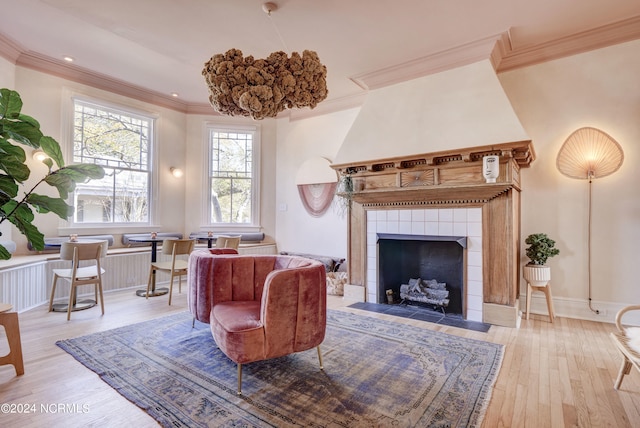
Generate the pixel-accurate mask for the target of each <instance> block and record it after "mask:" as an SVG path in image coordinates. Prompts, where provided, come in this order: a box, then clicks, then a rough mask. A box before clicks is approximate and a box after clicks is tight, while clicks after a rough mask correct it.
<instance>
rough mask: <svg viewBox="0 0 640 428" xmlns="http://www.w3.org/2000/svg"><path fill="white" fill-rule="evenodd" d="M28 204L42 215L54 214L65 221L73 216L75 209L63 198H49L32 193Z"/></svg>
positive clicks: (28, 198)
mask: <svg viewBox="0 0 640 428" xmlns="http://www.w3.org/2000/svg"><path fill="white" fill-rule="evenodd" d="M26 202H27V203H29V204H31V205H32V206H34V207H35V208H36V211H37V212H38V213H40V214H46V213H48V212H53V213H55V214H57V215H58V217H60V218H61V219H63V220H66V219H67V218H69V216H70V215H71V214H73V207H72V206H71V205H68V204H67V203H66V202H65V201H64V200H63V199H61V198H51V197H49V196H45V195H38V194H37V193H32V194H30V195H29V196H28V197H27V201H26Z"/></svg>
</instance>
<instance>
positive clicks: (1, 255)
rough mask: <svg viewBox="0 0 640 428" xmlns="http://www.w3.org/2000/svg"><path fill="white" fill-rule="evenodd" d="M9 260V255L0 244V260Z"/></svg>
mask: <svg viewBox="0 0 640 428" xmlns="http://www.w3.org/2000/svg"><path fill="white" fill-rule="evenodd" d="M10 258H11V253H10V252H9V251H8V250H7V249H6V248H5V247H4V246H3V245H2V244H0V260H9V259H10Z"/></svg>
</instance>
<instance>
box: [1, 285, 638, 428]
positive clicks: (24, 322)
mask: <svg viewBox="0 0 640 428" xmlns="http://www.w3.org/2000/svg"><path fill="white" fill-rule="evenodd" d="M105 297H106V299H105V312H106V313H105V315H104V316H101V315H100V310H99V308H97V307H96V308H92V309H89V310H86V311H82V312H75V313H73V314H72V318H71V321H69V322H67V321H66V315H65V314H63V313H48V312H47V308H46V307H45V306H42V307H39V308H36V309H33V310H30V311H28V312H25V313H22V314H20V330H21V333H22V346H23V353H24V358H25V374H24V375H23V376H19V377H16V376H15V372H14V370H13V367H12V366H2V367H0V403H5V404H9V405H10V407H11V410H15V411H18V410H20V411H21V413H9V414H7V413H3V412H2V410H5V409H6V407H7V406H2V407H0V427H22V428H25V427H38V428H42V427H49V428H51V427H65V428H66V427H90V426H95V427H123V426H135V427H136V428H143V427H156V426H157V424H156V422H155V421H154V420H153V419H152V418H150V417H149V416H147V414H146V413H145V412H144V411H143V410H141V409H139V408H138V407H137V406H135V405H134V404H131V403H130V402H129V401H127V400H126V399H125V398H123V397H122V396H121V395H120V394H118V393H117V392H116V391H115V390H113V389H112V388H111V387H109V386H108V385H107V384H106V383H104V382H102V381H101V380H100V379H99V378H98V377H97V375H95V374H94V373H93V372H91V371H90V370H88V369H86V368H85V367H84V366H82V365H81V364H80V363H78V362H77V361H76V360H75V359H73V357H71V356H69V355H68V354H67V353H65V352H64V351H62V350H61V349H60V348H58V347H57V346H56V345H55V342H56V340H59V339H66V338H72V337H77V336H81V335H85V334H88V333H93V332H97V331H102V330H107V329H112V328H115V327H119V326H122V325H126V324H131V323H136V322H140V321H145V320H149V319H154V318H158V317H162V316H164V315H168V314H170V313H175V312H180V311H184V310H186V309H187V306H186V296H185V294H184V293H183V294H177V293H174V297H173V305H172V306H171V307H169V306H168V305H167V296H162V297H154V298H150V299H148V300H146V299H144V298H141V297H137V296H135V294H134V291H133V290H127V291H120V292H115V293H110V294H107V295H106V296H105ZM347 303H348V302H345V301H344V300H343V299H342V298H340V297H334V296H329V306H330V307H331V308H334V309H340V310H347V311H351V312H356V313H361V314H363V315H367V316H372V317H379V318H385V319H390V320H395V321H398V322H404V323H408V324H412V325H415V326H418V327H422V328H425V329H432V330H438V331H443V332H446V333H450V334H455V335H460V336H466V337H471V338H475V339H480V340H486V341H490V342H495V343H501V344H503V345H505V346H506V349H505V355H504V360H503V363H502V368H501V370H500V374H499V377H498V380H497V382H496V384H495V388H494V391H493V396H492V399H491V402H490V404H489V407H488V409H487V413H486V416H485V419H484V422H483V425H482V426H483V427H486V428H494V427H532V428H533V427H535V428H540V427H581V428H586V427H640V373H638V372H636V371H634V372H632V373H631V374H630V375H629V376H627V377H626V378H625V380H624V382H623V384H622V388H621V390H620V391H615V390H614V389H613V381H614V379H615V377H616V375H617V371H618V368H619V363H620V361H621V360H620V356H619V355H618V353H617V351H616V350H615V349H614V347H613V345H612V342H611V339H610V338H609V332H611V331H613V329H614V326H613V325H611V324H602V323H596V322H590V321H579V320H573V319H567V318H557V319H556V322H555V323H554V324H550V323H549V322H548V321H547V318H546V317H543V316H539V317H538V316H533V317H532V318H533V319H531V320H529V321H526V320H523V322H522V326H521V327H520V328H519V329H511V328H503V327H495V326H492V327H491V329H490V330H489V332H488V333H480V332H474V331H468V330H461V329H458V328H454V327H446V326H440V325H435V324H430V323H427V322H422V321H411V320H407V319H402V318H396V317H393V316H390V315H381V314H374V313H370V312H361V311H358V310H355V309H349V308H345V307H344V306H345V305H346V304H347ZM0 330H2V329H0ZM0 342H1V343H0V355H4V354H6V352H7V346H6V338H5V337H4V332H3V331H0ZM27 412H30V413H27Z"/></svg>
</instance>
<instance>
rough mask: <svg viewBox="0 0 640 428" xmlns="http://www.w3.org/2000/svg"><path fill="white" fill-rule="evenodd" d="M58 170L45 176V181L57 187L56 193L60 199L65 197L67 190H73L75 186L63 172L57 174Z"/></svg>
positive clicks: (67, 193)
mask: <svg viewBox="0 0 640 428" xmlns="http://www.w3.org/2000/svg"><path fill="white" fill-rule="evenodd" d="M59 171H60V170H58V171H56V172H54V173H52V174H49V175H47V176H46V177H45V179H44V181H45V183H47V184H49V185H50V186H53V187H55V188H56V189H58V193H59V194H60V197H61V198H62V199H67V197H68V196H69V192H73V190H74V189H75V188H76V183H75V182H74V181H73V180H72V179H71V177H69V176H67V175H64V174H57V172H59Z"/></svg>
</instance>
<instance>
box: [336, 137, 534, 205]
mask: <svg viewBox="0 0 640 428" xmlns="http://www.w3.org/2000/svg"><path fill="white" fill-rule="evenodd" d="M488 155H498V156H500V176H499V177H498V179H497V180H496V183H491V184H487V183H485V180H484V178H483V175H482V158H483V157H484V156H488ZM534 159H535V152H534V150H533V145H532V144H531V141H518V142H513V143H505V144H496V145H491V146H479V147H472V148H465V149H456V150H448V151H443V152H434V153H429V154H420V155H411V156H406V157H397V158H389V159H379V160H373V161H363V162H352V163H348V164H340V165H332V168H334V169H335V170H336V171H338V173H340V175H341V176H343V177H347V176H348V177H350V178H351V180H352V182H353V194H352V195H351V197H352V199H353V200H354V201H356V202H358V203H361V204H366V205H369V204H376V205H384V204H401V203H417V204H421V205H424V204H443V203H453V204H461V203H483V202H487V201H489V200H491V199H493V198H495V197H497V196H499V195H500V194H502V193H504V192H506V191H508V190H510V189H512V188H515V189H517V190H520V168H522V167H528V166H529V164H530V163H531V162H532V161H533V160H534Z"/></svg>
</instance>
